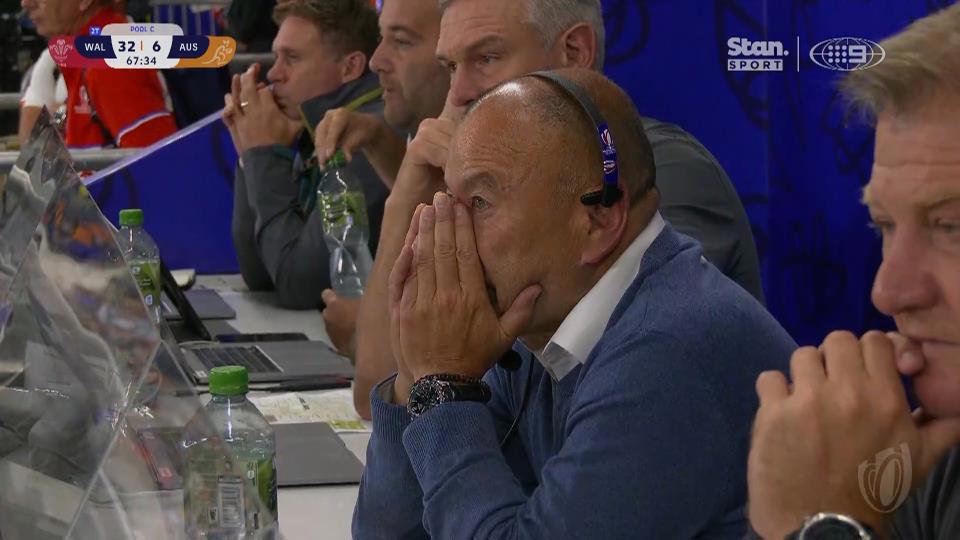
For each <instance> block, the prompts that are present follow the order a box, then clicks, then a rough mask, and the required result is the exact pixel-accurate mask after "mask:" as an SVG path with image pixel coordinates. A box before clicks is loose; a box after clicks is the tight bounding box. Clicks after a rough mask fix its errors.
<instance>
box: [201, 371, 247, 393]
mask: <svg viewBox="0 0 960 540" xmlns="http://www.w3.org/2000/svg"><path fill="white" fill-rule="evenodd" d="M248 382H249V376H248V375H247V368H245V367H243V366H220V367H215V368H213V369H211V370H210V394H211V395H214V396H240V395H243V394H246V393H247V387H248Z"/></svg>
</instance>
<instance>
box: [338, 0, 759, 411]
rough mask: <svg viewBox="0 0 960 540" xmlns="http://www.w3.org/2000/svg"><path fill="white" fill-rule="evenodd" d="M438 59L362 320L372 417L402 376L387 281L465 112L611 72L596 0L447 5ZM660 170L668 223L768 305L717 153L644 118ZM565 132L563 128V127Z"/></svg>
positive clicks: (463, 0)
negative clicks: (505, 86) (436, 81)
mask: <svg viewBox="0 0 960 540" xmlns="http://www.w3.org/2000/svg"><path fill="white" fill-rule="evenodd" d="M440 9H441V17H442V19H441V22H440V39H439V43H438V46H437V56H438V57H439V58H440V60H441V62H442V63H443V64H444V65H445V66H447V68H448V70H449V71H450V74H451V79H450V93H449V95H448V98H447V107H446V108H445V109H444V112H443V113H442V114H441V115H440V118H436V119H428V120H426V121H424V122H423V123H422V124H421V125H420V129H419V130H418V131H417V136H416V137H415V138H414V140H413V141H412V142H411V143H410V144H409V146H408V148H407V155H406V157H405V158H404V162H403V165H402V166H401V170H400V172H399V173H398V176H397V182H396V184H395V185H394V186H393V189H392V192H391V195H390V197H389V198H388V200H387V204H386V207H385V210H384V225H383V228H382V237H381V245H380V247H379V248H378V249H379V251H378V253H377V261H376V262H375V263H374V269H373V271H372V273H371V276H370V279H369V281H368V283H367V288H366V291H365V294H364V299H363V301H362V302H361V306H360V312H359V318H358V325H357V326H358V330H357V331H358V334H357V356H356V365H357V372H356V380H355V381H356V382H355V384H354V403H355V405H356V407H357V410H358V411H359V412H360V414H361V415H363V416H368V415H369V408H370V400H369V391H370V388H371V387H372V386H373V385H374V384H376V383H377V382H378V381H380V380H382V379H383V378H384V377H386V376H388V375H389V374H391V373H393V372H394V371H395V370H396V360H395V358H394V356H395V355H394V352H393V351H392V350H391V347H390V344H389V340H387V339H384V336H383V335H382V330H381V329H382V328H385V327H387V325H388V324H389V319H388V314H387V301H386V295H387V292H386V288H387V285H386V283H387V275H388V274H389V272H390V268H391V267H392V266H393V261H394V260H396V257H397V254H398V253H399V251H400V248H401V246H402V243H403V231H404V230H405V228H406V224H407V223H409V220H410V216H411V215H412V214H413V210H414V208H416V206H417V204H418V203H421V202H429V201H430V200H431V199H432V197H433V194H434V192H436V191H437V190H438V189H443V182H442V178H443V170H442V169H443V167H444V165H445V163H446V155H447V148H448V146H449V143H450V138H451V136H452V135H453V132H454V130H455V128H456V124H457V116H458V115H459V113H458V111H462V109H463V107H465V106H467V105H469V104H470V103H471V102H472V101H474V100H476V99H477V98H479V97H480V95H481V94H482V93H483V92H484V91H486V90H489V89H490V88H493V87H494V86H496V85H497V84H499V83H502V82H504V81H506V80H509V79H511V78H513V77H518V76H520V75H523V74H524V73H528V72H531V71H535V70H538V69H555V68H561V67H584V68H591V69H595V70H598V71H599V70H601V69H602V68H603V57H604V29H603V17H602V15H601V11H600V3H599V1H598V0H549V1H546V0H536V1H533V0H523V1H519V2H518V1H517V0H445V1H443V2H441V3H440ZM643 127H644V129H645V130H646V133H647V137H648V138H649V140H650V144H651V146H652V147H653V155H654V159H655V161H656V166H657V190H658V191H659V192H660V196H661V199H660V209H661V211H662V212H663V216H664V218H666V220H667V221H669V222H670V223H671V224H672V225H673V226H674V227H676V228H677V230H678V231H680V232H682V233H684V234H688V235H690V236H692V237H693V238H694V239H695V240H697V241H698V242H700V244H701V245H702V246H703V251H704V255H705V256H706V258H707V260H709V261H710V262H712V263H713V264H714V265H716V266H717V268H719V269H720V270H721V271H722V272H723V273H724V274H726V275H727V276H728V277H730V278H731V279H733V280H734V281H736V282H737V283H739V284H740V285H741V286H742V287H743V288H744V289H746V290H747V291H749V292H750V293H751V294H752V295H753V296H754V297H756V298H757V299H759V300H761V301H762V299H763V291H762V289H761V286H760V269H759V263H758V259H757V252H756V247H755V245H754V242H753V235H752V232H751V230H750V224H749V222H748V220H747V216H746V213H745V211H744V209H743V205H742V204H741V203H740V200H739V199H738V198H737V193H736V190H735V189H734V187H733V185H732V184H731V183H730V179H729V178H727V176H726V174H724V172H723V169H722V168H721V167H720V165H719V164H718V163H717V162H716V160H715V159H713V157H712V156H711V155H710V153H709V152H708V151H707V150H706V149H705V148H703V146H702V145H700V143H698V142H697V141H696V140H695V139H694V138H693V137H691V136H690V135H689V134H687V133H685V132H684V131H683V130H681V129H680V128H678V127H676V126H673V125H670V124H665V123H663V122H659V121H657V120H653V119H650V118H644V119H643ZM560 129H564V128H563V127H561V128H560Z"/></svg>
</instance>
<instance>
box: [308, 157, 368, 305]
mask: <svg viewBox="0 0 960 540" xmlns="http://www.w3.org/2000/svg"><path fill="white" fill-rule="evenodd" d="M346 164H347V160H346V158H345V157H344V155H343V152H342V151H338V152H337V153H336V154H335V155H334V156H333V157H332V158H330V160H329V161H328V162H327V164H326V170H327V172H326V174H324V175H323V178H322V179H321V180H320V183H319V185H318V186H317V210H318V211H319V212H321V215H322V216H323V234H324V238H325V239H326V244H327V250H328V251H329V253H330V286H331V288H332V289H333V290H334V291H336V292H337V294H339V295H340V296H343V297H346V298H356V297H359V296H360V295H362V294H363V287H364V285H365V284H366V282H367V276H369V275H370V269H371V268H372V267H373V257H372V256H371V255H370V247H369V246H368V245H367V239H368V238H370V222H369V221H368V219H367V203H366V198H365V197H364V196H363V190H362V189H361V187H360V181H359V180H358V179H357V178H356V177H355V176H354V175H353V174H351V173H350V171H348V170H347V169H346Z"/></svg>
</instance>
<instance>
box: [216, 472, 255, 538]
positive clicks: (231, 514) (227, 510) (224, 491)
mask: <svg viewBox="0 0 960 540" xmlns="http://www.w3.org/2000/svg"><path fill="white" fill-rule="evenodd" d="M217 515H218V516H219V518H220V519H219V521H220V527H221V528H224V529H242V528H243V527H244V526H245V525H246V523H247V513H246V511H245V508H244V504H243V479H242V478H240V477H237V476H221V477H220V478H218V479H217ZM212 521H216V520H215V519H214V520H212Z"/></svg>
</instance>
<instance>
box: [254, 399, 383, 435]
mask: <svg viewBox="0 0 960 540" xmlns="http://www.w3.org/2000/svg"><path fill="white" fill-rule="evenodd" d="M250 400H251V401H252V402H253V404H254V405H256V406H257V408H258V409H260V412H262V413H263V415H264V416H265V417H266V418H267V420H268V421H269V422H270V423H271V424H295V423H303V422H326V423H327V424H329V425H330V427H331V428H333V429H334V431H336V432H338V433H344V432H351V431H370V428H369V426H367V425H365V424H364V422H363V420H362V419H361V418H360V416H359V415H357V412H356V411H355V410H354V408H353V394H352V393H351V390H350V389H349V388H344V389H342V390H331V391H328V392H323V393H320V394H299V393H289V394H280V395H271V396H251V398H250Z"/></svg>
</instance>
